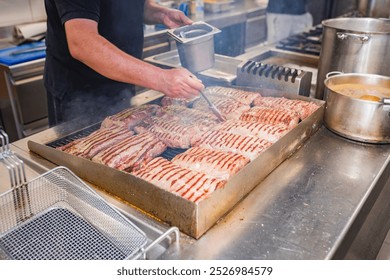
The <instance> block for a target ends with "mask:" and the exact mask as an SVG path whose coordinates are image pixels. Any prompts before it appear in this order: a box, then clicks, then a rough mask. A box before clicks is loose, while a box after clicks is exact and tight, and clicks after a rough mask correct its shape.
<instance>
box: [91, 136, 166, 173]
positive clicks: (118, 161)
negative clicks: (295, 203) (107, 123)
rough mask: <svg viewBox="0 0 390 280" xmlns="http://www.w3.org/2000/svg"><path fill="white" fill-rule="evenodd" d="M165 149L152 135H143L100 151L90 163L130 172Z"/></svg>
mask: <svg viewBox="0 0 390 280" xmlns="http://www.w3.org/2000/svg"><path fill="white" fill-rule="evenodd" d="M165 149H166V145H165V144H164V143H162V142H161V141H160V140H158V139H157V138H156V137H154V135H153V134H151V133H143V134H138V135H135V136H132V137H128V138H126V139H124V140H122V141H121V142H119V143H117V144H115V145H112V146H111V147H110V148H108V149H105V150H103V151H101V152H100V153H98V154H97V155H96V156H94V157H93V158H92V161H94V162H98V163H102V164H105V165H107V166H109V167H112V168H115V169H118V170H125V171H131V170H136V169H138V168H140V167H142V166H143V165H144V164H145V163H146V162H148V161H150V160H151V159H152V158H154V157H156V156H159V155H160V154H161V153H163V152H164V151H165Z"/></svg>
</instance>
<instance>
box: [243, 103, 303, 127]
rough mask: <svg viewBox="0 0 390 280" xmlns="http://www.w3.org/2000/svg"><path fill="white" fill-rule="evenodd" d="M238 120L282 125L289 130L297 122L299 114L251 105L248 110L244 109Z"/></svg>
mask: <svg viewBox="0 0 390 280" xmlns="http://www.w3.org/2000/svg"><path fill="white" fill-rule="evenodd" d="M240 120H242V121H248V122H260V123H265V124H273V125H284V126H285V127H286V128H287V129H288V130H290V129H292V128H294V127H295V126H296V125H297V124H298V122H299V116H298V115H297V114H296V113H295V112H293V111H290V110H286V109H276V108H269V107H252V108H251V109H250V110H249V111H246V112H244V113H243V114H242V115H241V117H240Z"/></svg>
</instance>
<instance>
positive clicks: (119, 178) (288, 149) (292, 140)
mask: <svg viewBox="0 0 390 280" xmlns="http://www.w3.org/2000/svg"><path fill="white" fill-rule="evenodd" d="M283 96H285V97H288V98H298V97H297V96H296V95H293V94H287V93H285V94H283ZM300 99H304V98H303V97H300ZM313 102H316V103H318V105H320V106H321V107H320V108H319V109H318V110H317V111H316V112H315V113H313V114H312V115H311V116H310V117H308V118H307V119H305V120H304V121H302V122H301V123H300V124H299V125H298V126H297V127H295V128H294V129H293V130H291V131H290V132H289V133H288V134H287V135H286V136H285V137H283V138H282V139H280V140H279V141H277V142H276V143H275V144H273V145H272V146H271V147H270V148H268V149H267V150H266V151H264V152H263V153H262V154H261V156H259V157H258V158H257V159H255V160H254V161H252V162H251V163H250V164H248V165H247V166H246V167H244V168H243V169H242V170H241V171H240V172H238V173H237V174H235V175H234V176H232V177H231V178H230V179H229V181H228V183H227V184H226V186H225V187H224V188H223V189H219V190H217V191H215V192H214V193H213V195H211V196H210V197H209V198H208V199H205V200H203V201H201V202H199V203H192V202H190V201H188V200H186V199H184V198H182V197H179V196H177V195H174V194H172V193H170V192H168V191H166V190H163V189H160V188H158V187H156V186H154V185H152V184H150V183H148V182H146V181H143V180H140V179H138V178H136V177H134V176H133V175H131V174H129V173H125V172H121V171H118V170H115V169H112V168H109V167H107V166H104V165H101V164H97V163H95V162H92V161H90V160H86V159H83V158H79V157H75V156H72V155H70V154H66V153H64V152H62V151H59V150H56V149H53V148H51V147H48V146H46V145H44V143H42V142H41V143H37V142H33V141H30V142H29V143H28V147H29V149H30V150H31V151H34V152H35V153H37V154H39V155H41V156H43V157H44V158H46V159H48V160H50V161H51V162H55V163H56V164H59V165H64V166H67V167H68V168H70V169H71V170H73V171H74V172H76V174H77V175H78V176H80V177H81V178H83V179H85V180H87V181H88V182H90V183H92V184H94V185H98V186H100V187H101V188H103V189H105V190H106V191H108V192H109V193H112V194H114V195H115V196H118V197H120V198H122V199H124V200H125V201H128V202H129V203H131V204H134V205H135V206H137V207H139V208H141V209H143V210H144V211H146V212H148V213H150V214H151V215H153V216H155V217H157V218H159V219H161V220H163V221H165V222H168V223H170V224H172V225H174V226H177V227H178V228H179V229H180V230H181V231H183V232H185V233H187V234H189V235H190V236H193V237H195V238H199V237H200V236H202V235H203V234H204V233H205V232H206V231H207V230H208V229H209V228H210V227H211V226H212V225H214V223H215V222H216V221H217V220H218V219H220V218H221V217H222V216H223V215H224V214H225V213H226V212H227V211H229V210H230V209H231V208H232V206H233V205H234V204H236V203H237V202H238V201H239V200H240V199H242V198H243V196H245V195H246V194H247V193H248V192H250V191H251V190H252V189H253V187H255V186H256V184H258V183H259V182H260V181H261V180H262V179H264V178H265V177H266V176H267V175H268V174H269V173H270V172H271V171H272V170H273V169H274V168H275V167H276V166H278V165H279V164H280V163H281V162H283V160H285V159H286V158H287V157H288V156H290V155H291V154H292V153H294V151H295V150H296V149H298V148H299V147H300V146H301V145H302V143H303V142H304V141H306V140H307V139H308V138H309V137H310V136H311V135H312V134H313V133H314V132H315V131H316V130H317V129H318V128H319V127H320V125H321V122H322V116H323V109H324V108H323V102H321V101H317V100H313ZM146 198H147V199H146ZM221 201H223V202H224V203H221Z"/></svg>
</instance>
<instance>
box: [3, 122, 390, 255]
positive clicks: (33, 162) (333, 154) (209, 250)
mask: <svg viewBox="0 0 390 280" xmlns="http://www.w3.org/2000/svg"><path fill="white" fill-rule="evenodd" d="M81 127H83V124H75V123H74V124H73V125H72V126H68V125H62V126H59V127H56V128H53V129H49V130H46V131H44V132H41V133H38V134H36V135H33V136H31V137H29V138H26V139H22V140H19V141H17V142H14V143H12V145H11V147H12V149H13V150H15V152H16V153H18V154H19V155H20V156H21V158H23V160H24V161H25V162H26V164H27V166H28V169H29V170H30V172H31V170H32V171H33V172H36V173H40V172H42V170H44V168H52V166H53V165H51V164H50V163H49V162H47V161H45V160H42V159H40V158H38V157H36V156H35V155H34V154H31V153H29V152H28V149H27V146H26V143H27V140H29V139H33V140H34V141H36V142H40V143H45V142H48V141H51V140H53V139H56V138H57V137H59V136H61V135H66V134H67V133H68V132H71V131H75V130H77V129H78V128H81ZM389 163H390V145H371V144H363V143H358V142H353V141H350V140H347V139H344V138H341V137H339V136H337V135H335V134H333V133H332V132H330V131H328V130H327V129H326V128H325V127H322V128H321V129H320V130H319V131H318V132H317V133H316V134H315V135H314V136H313V137H312V138H311V139H309V141H307V142H306V143H305V144H304V145H303V147H302V148H301V149H300V150H298V151H297V152H296V153H295V154H294V155H293V156H292V157H290V158H289V159H287V160H286V161H285V162H283V163H282V164H281V165H280V166H279V167H277V168H276V169H275V170H274V171H273V172H272V173H271V174H270V175H269V176H268V177H267V178H266V179H265V180H264V181H263V182H262V183H260V184H259V185H258V186H257V187H256V188H255V189H254V190H253V191H252V192H251V193H250V194H249V195H248V196H247V197H246V198H244V199H243V200H242V201H241V202H239V203H238V204H237V205H236V206H235V207H234V209H232V211H231V212H229V213H228V214H227V215H226V216H225V217H223V218H222V219H221V220H220V221H218V223H217V224H216V225H215V226H214V227H212V228H211V229H210V230H209V231H208V232H207V233H206V234H205V235H204V236H203V237H201V238H200V239H199V240H195V239H193V238H190V237H188V236H186V235H184V234H181V239H180V242H179V245H177V246H170V247H169V248H168V249H167V250H165V251H163V252H160V254H159V255H158V258H161V259H330V258H333V257H335V256H336V257H337V256H338V255H339V253H340V252H339V251H340V250H343V248H344V247H348V246H347V245H348V244H349V243H351V242H352V241H350V240H349V239H351V238H353V237H354V235H356V234H357V231H359V230H360V228H361V227H362V226H359V227H356V224H358V220H364V219H365V217H366V215H365V214H364V213H366V212H367V211H369V210H370V209H371V208H372V207H373V206H372V203H370V201H371V200H372V199H375V200H377V199H376V198H375V197H373V194H378V193H380V192H381V190H382V189H384V188H387V189H388V188H390V179H389V177H390V164H389ZM42 168H43V169H42ZM4 179H5V178H4V176H1V180H0V181H1V185H0V191H2V190H4ZM7 183H8V182H6V183H5V184H6V185H7ZM1 187H3V189H2V188H1ZM101 194H102V195H103V196H104V197H105V198H106V199H107V200H108V201H109V202H110V203H112V204H114V205H116V206H117V207H119V208H120V209H122V210H123V211H124V212H125V213H127V214H128V216H129V217H130V218H131V219H135V220H137V221H138V222H141V223H142V224H144V225H148V226H150V227H151V228H158V229H159V230H161V231H163V230H165V229H168V228H169V227H168V225H166V224H164V223H161V222H159V221H156V220H154V219H153V218H151V217H150V216H148V215H145V214H144V213H142V212H140V211H138V210H136V209H135V208H133V207H132V206H130V205H128V204H125V203H123V202H121V201H119V200H117V199H116V198H114V197H112V196H110V195H108V194H106V193H101ZM378 200H379V199H378ZM385 201H386V202H385V205H381V209H384V210H389V205H390V202H389V200H388V199H385ZM376 218H377V219H378V221H376V223H379V225H380V226H381V228H382V229H383V231H386V232H387V230H388V227H389V226H390V224H389V222H386V221H390V211H380V215H376ZM381 221H383V223H382V222H381ZM374 235H375V236H376V238H379V237H378V236H379V235H381V234H374ZM351 236H352V237H351ZM380 238H381V237H380ZM383 238H384V236H383ZM382 241H383V240H382ZM365 242H371V241H370V240H365ZM345 243H348V244H347V245H346V244H345ZM336 253H338V254H336Z"/></svg>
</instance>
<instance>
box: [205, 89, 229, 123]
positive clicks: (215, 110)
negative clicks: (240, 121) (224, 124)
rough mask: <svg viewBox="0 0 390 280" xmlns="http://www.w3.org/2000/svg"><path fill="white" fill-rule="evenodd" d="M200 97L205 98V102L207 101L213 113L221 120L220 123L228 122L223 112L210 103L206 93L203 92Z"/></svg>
mask: <svg viewBox="0 0 390 280" xmlns="http://www.w3.org/2000/svg"><path fill="white" fill-rule="evenodd" d="M200 95H201V96H202V97H203V99H204V100H206V102H207V104H208V105H209V108H210V110H211V112H213V114H214V115H215V116H216V117H217V118H218V119H219V120H220V121H226V118H225V117H224V116H222V114H221V112H220V111H219V110H218V109H217V107H215V105H214V104H213V103H212V102H211V101H210V99H209V98H208V97H207V96H206V94H204V92H203V91H202V90H201V91H200Z"/></svg>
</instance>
